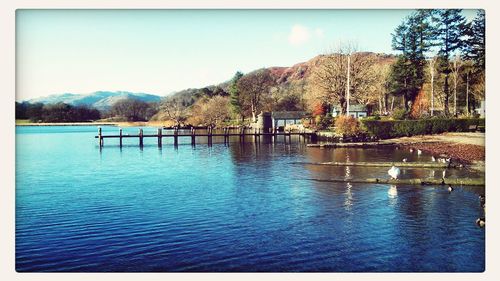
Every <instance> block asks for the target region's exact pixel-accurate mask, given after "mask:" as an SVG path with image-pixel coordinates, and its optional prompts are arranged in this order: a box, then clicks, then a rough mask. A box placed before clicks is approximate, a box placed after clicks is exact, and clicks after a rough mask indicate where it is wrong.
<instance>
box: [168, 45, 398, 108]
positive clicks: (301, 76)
mask: <svg viewBox="0 0 500 281" xmlns="http://www.w3.org/2000/svg"><path fill="white" fill-rule="evenodd" d="M362 54H363V55H366V56H373V57H374V58H375V61H376V62H377V63H378V64H390V63H393V62H394V61H395V59H396V57H395V56H394V55H388V54H380V53H371V52H363V53H362ZM322 56H323V55H318V56H316V57H314V58H312V59H310V60H308V61H306V62H300V63H297V64H295V65H292V66H289V67H286V66H285V67H281V66H274V67H269V68H267V69H268V70H269V71H270V72H271V75H272V76H273V78H274V81H275V83H276V86H277V87H279V88H285V87H286V86H287V85H290V84H299V83H301V82H306V80H307V78H308V77H309V75H310V74H311V73H312V71H313V69H314V68H315V67H317V66H318V65H319V64H320V62H321V58H322ZM250 73H252V72H250ZM248 74H249V73H246V74H245V75H248ZM229 81H230V77H229V79H228V80H227V81H225V82H223V83H220V84H217V85H210V86H206V87H204V88H205V89H208V90H210V91H214V90H215V89H216V88H220V89H222V90H224V91H226V92H228V87H229V84H230V83H229ZM204 88H190V89H186V90H182V91H179V92H176V93H173V94H172V95H169V96H168V97H167V98H168V99H173V98H177V99H180V100H182V101H184V103H185V104H188V105H190V104H193V103H194V102H195V101H196V100H197V98H198V97H199V96H200V92H201V91H202V89H204Z"/></svg>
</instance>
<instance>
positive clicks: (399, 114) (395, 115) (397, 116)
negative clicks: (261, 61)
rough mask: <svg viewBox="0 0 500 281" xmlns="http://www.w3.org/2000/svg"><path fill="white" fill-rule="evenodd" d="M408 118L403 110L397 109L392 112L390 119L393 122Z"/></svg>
mask: <svg viewBox="0 0 500 281" xmlns="http://www.w3.org/2000/svg"><path fill="white" fill-rule="evenodd" d="M407 116H408V112H406V110H405V109H404V108H398V109H396V110H394V112H392V119H394V120H404V119H406V117H407Z"/></svg>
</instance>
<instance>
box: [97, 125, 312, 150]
mask: <svg viewBox="0 0 500 281" xmlns="http://www.w3.org/2000/svg"><path fill="white" fill-rule="evenodd" d="M221 130H222V132H219V133H214V131H213V128H210V127H208V128H207V129H205V131H206V132H202V133H197V132H196V129H195V128H191V129H190V132H189V133H185V132H181V133H180V132H179V129H173V132H172V133H169V134H164V133H163V129H162V128H158V129H157V131H156V134H144V131H143V129H142V128H140V129H139V132H138V134H137V135H129V134H127V135H124V134H123V131H122V129H121V128H120V129H119V131H118V134H116V135H103V134H102V128H100V127H99V128H98V129H97V136H95V138H96V139H97V140H98V144H99V147H103V146H104V139H113V138H114V139H116V138H117V139H119V145H120V147H122V145H123V139H124V138H137V139H138V143H139V146H141V147H142V146H144V138H156V139H157V142H158V146H159V147H161V146H162V139H163V138H173V139H174V146H177V145H178V144H179V138H183V137H186V138H191V145H196V140H197V138H200V137H204V138H207V143H208V144H209V145H211V144H212V139H213V138H214V137H224V143H228V142H229V138H230V137H238V138H239V141H240V142H245V137H249V136H250V137H253V139H254V141H260V138H261V137H263V136H268V137H271V138H272V139H273V141H276V140H277V137H278V136H284V139H285V142H286V139H287V138H288V140H289V141H290V142H291V137H292V136H299V140H300V138H301V137H302V138H313V137H315V136H316V134H315V133H311V132H306V131H303V132H292V131H284V132H278V131H277V130H276V129H271V130H270V131H269V132H263V131H262V130H260V129H250V128H243V127H241V128H235V129H231V128H222V129H221Z"/></svg>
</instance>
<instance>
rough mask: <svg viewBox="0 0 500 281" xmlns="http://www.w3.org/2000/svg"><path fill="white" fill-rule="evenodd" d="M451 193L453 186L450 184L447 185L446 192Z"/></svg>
mask: <svg viewBox="0 0 500 281" xmlns="http://www.w3.org/2000/svg"><path fill="white" fill-rule="evenodd" d="M452 191H453V186H451V184H449V185H448V192H452Z"/></svg>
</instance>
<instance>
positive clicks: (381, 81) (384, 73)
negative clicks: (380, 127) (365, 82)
mask: <svg viewBox="0 0 500 281" xmlns="http://www.w3.org/2000/svg"><path fill="white" fill-rule="evenodd" d="M390 71H391V66H390V65H389V64H378V65H375V66H374V68H373V72H374V75H375V82H374V83H373V89H374V94H375V96H376V98H377V99H378V109H379V114H380V115H385V114H387V109H388V107H387V102H388V101H387V99H388V96H389V74H390Z"/></svg>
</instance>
